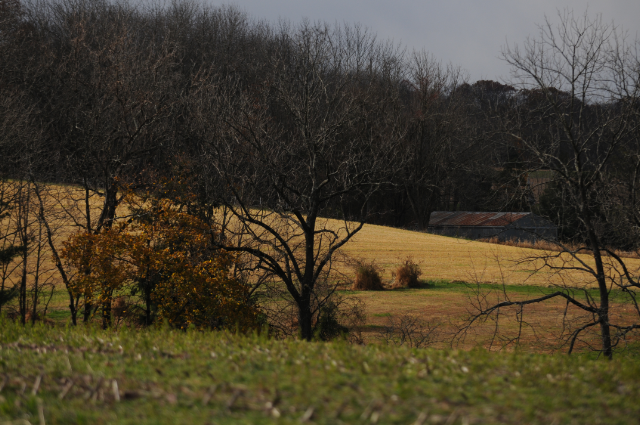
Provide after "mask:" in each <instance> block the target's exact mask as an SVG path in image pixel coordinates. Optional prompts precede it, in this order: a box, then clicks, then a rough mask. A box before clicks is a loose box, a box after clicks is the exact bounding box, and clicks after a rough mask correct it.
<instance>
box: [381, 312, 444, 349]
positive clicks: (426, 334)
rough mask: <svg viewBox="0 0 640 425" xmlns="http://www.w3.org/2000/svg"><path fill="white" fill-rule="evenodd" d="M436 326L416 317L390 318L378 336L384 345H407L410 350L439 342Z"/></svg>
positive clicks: (401, 316) (438, 332)
mask: <svg viewBox="0 0 640 425" xmlns="http://www.w3.org/2000/svg"><path fill="white" fill-rule="evenodd" d="M439 337H440V330H439V325H438V324H433V323H429V322H427V321H425V320H423V319H421V318H420V317H418V316H414V315H408V314H406V315H398V316H390V317H389V318H388V321H387V325H386V326H384V328H383V330H382V331H381V332H380V334H379V335H378V338H379V339H380V340H381V341H383V342H385V343H386V344H393V345H407V346H409V347H412V348H425V347H429V346H431V345H433V344H435V343H436V342H438V341H439V339H438V338H439Z"/></svg>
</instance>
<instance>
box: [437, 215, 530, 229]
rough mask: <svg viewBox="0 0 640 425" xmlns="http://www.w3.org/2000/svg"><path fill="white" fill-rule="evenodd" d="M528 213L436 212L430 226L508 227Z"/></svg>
mask: <svg viewBox="0 0 640 425" xmlns="http://www.w3.org/2000/svg"><path fill="white" fill-rule="evenodd" d="M530 214H531V213H527V212H524V213H523V212H468V211H434V212H432V213H431V219H430V220H429V226H489V227H497V226H508V225H509V224H511V223H513V222H515V221H517V220H520V219H521V218H523V217H526V216H528V215H530Z"/></svg>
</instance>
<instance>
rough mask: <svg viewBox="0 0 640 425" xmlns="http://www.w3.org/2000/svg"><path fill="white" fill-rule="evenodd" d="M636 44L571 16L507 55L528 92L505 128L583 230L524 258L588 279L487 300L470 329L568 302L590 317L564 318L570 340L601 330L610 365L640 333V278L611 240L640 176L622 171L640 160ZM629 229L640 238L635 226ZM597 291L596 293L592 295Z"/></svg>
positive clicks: (571, 343) (596, 22) (525, 166)
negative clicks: (629, 311)
mask: <svg viewBox="0 0 640 425" xmlns="http://www.w3.org/2000/svg"><path fill="white" fill-rule="evenodd" d="M637 47H638V44H637V42H636V44H632V45H629V44H627V41H626V40H625V38H624V37H623V36H622V35H621V34H620V32H619V31H618V29H617V28H616V27H614V26H612V25H608V24H605V23H603V22H602V20H601V18H600V17H596V18H595V19H591V18H589V16H588V15H587V14H585V15H584V16H581V17H577V16H575V15H574V14H573V13H571V12H563V13H559V23H558V24H557V25H554V24H553V23H552V22H550V21H549V20H547V21H546V23H545V24H544V25H543V26H541V27H540V34H539V36H538V37H537V38H535V39H529V40H527V41H526V42H525V43H524V45H523V47H517V46H516V47H511V46H507V47H506V48H505V49H504V51H503V57H504V60H505V61H506V62H507V63H509V64H510V65H511V66H512V69H513V76H514V83H515V85H517V86H518V87H519V88H520V91H519V93H518V95H517V96H515V97H514V104H513V106H512V113H511V114H509V115H508V116H506V118H507V119H506V120H504V121H503V122H505V121H506V122H507V124H508V125H507V126H505V127H504V128H503V131H504V135H505V136H506V137H507V139H510V140H509V144H510V146H515V147H516V148H517V150H518V152H519V155H520V157H519V161H520V164H522V165H521V171H522V172H523V174H525V175H526V173H528V172H531V171H535V170H547V171H548V172H549V173H550V174H551V175H553V181H552V182H551V183H550V190H552V191H553V196H554V197H555V198H554V199H555V202H556V206H557V211H561V212H562V214H561V215H562V216H565V217H566V216H571V217H572V223H573V225H574V226H575V229H573V230H574V233H573V237H572V239H571V240H570V241H567V240H557V241H550V242H553V243H555V244H556V245H557V246H558V247H559V250H558V251H559V252H551V253H547V254H544V255H536V256H533V257H531V258H527V259H524V261H529V262H530V264H532V267H533V268H534V270H535V272H538V271H541V270H546V271H549V272H551V273H552V274H554V275H556V276H559V277H562V276H565V274H564V272H566V271H577V272H582V273H583V276H588V278H587V279H584V280H581V281H567V280H565V281H564V283H563V284H558V285H556V286H557V289H556V290H555V291H553V292H551V293H548V294H545V295H543V296H540V297H537V298H533V299H528V300H513V299H510V298H509V297H508V296H507V298H506V299H505V300H504V301H502V302H499V303H497V304H491V303H487V302H480V303H478V305H477V308H478V311H477V312H476V313H475V314H473V315H472V317H471V319H470V322H469V323H468V324H471V323H474V322H476V321H478V320H480V319H483V318H486V317H488V316H490V315H496V314H499V313H500V310H501V309H505V308H508V307H515V308H516V309H518V316H519V320H522V315H523V312H524V309H525V308H526V307H527V306H530V305H531V304H535V303H540V302H544V301H547V300H550V299H554V298H562V299H564V300H565V301H566V308H567V310H569V309H577V311H580V312H582V313H583V314H582V315H581V316H580V317H581V318H580V320H579V321H577V322H575V321H573V322H569V321H565V324H566V325H567V326H568V328H566V332H565V333H563V336H564V337H566V341H567V344H568V347H569V348H568V349H569V352H572V351H573V349H574V348H575V344H576V342H577V341H579V340H580V338H581V337H582V335H583V334H584V333H585V332H587V331H588V330H590V329H592V328H597V329H599V338H600V347H599V351H601V353H602V354H603V355H604V356H605V357H607V358H611V357H612V355H613V349H614V348H615V347H616V346H617V345H618V344H619V343H620V342H621V341H623V340H624V339H625V337H626V336H627V335H628V333H629V332H632V331H634V330H636V329H639V328H640V325H639V323H640V320H639V319H640V309H639V308H638V304H637V302H636V297H637V292H638V290H639V289H640V285H639V282H638V278H639V276H638V273H637V271H636V270H631V269H630V268H629V267H627V265H626V262H625V259H624V258H623V256H621V255H619V252H618V251H617V250H616V249H615V248H616V243H617V242H618V241H617V240H616V238H612V237H611V236H612V235H613V234H614V233H615V232H614V231H615V230H616V227H618V234H620V231H619V230H620V229H619V225H620V223H621V221H620V220H617V219H616V218H615V217H616V216H618V217H620V216H626V217H629V215H630V214H631V215H632V213H635V208H636V206H635V205H629V208H627V207H625V208H619V207H618V206H616V204H617V203H616V202H612V200H613V198H615V197H618V196H619V195H620V194H622V193H623V192H624V188H625V187H628V183H630V182H631V180H634V179H636V178H637V177H636V176H635V175H633V173H629V174H627V175H621V174H620V173H619V172H618V169H619V167H620V166H621V164H623V163H625V161H626V159H630V158H637V155H638V153H639V151H638V150H637V143H638V142H637V135H638V120H637V117H636V116H635V114H636V113H637V112H636V111H637V104H638V95H639V94H640V92H639V90H640V84H639V82H640V73H639V72H638V71H639V70H640V68H639V67H638V57H637ZM625 158H626V159H625ZM626 162H627V163H628V161H626ZM625 185H627V186H625ZM632 186H633V185H632ZM618 205H619V204H618ZM549 218H550V219H552V220H553V219H557V218H558V217H553V216H552V215H550V216H549ZM556 221H558V220H556ZM558 223H559V224H560V225H561V226H562V225H564V224H566V223H563V222H562V221H561V220H560V221H558ZM625 231H626V232H628V233H630V234H633V235H637V227H635V226H627V227H626V230H625ZM567 242H571V243H570V244H569V243H567ZM635 247H636V248H637V247H638V245H637V243H636V244H635ZM593 287H595V288H596V289H597V292H596V294H594V293H593V292H591V291H590V288H593ZM613 292H616V293H623V294H625V295H626V296H628V298H629V299H630V302H631V303H632V305H633V306H634V309H635V312H636V313H637V317H636V318H635V321H636V322H635V324H634V323H633V320H632V321H631V322H629V320H630V319H629V317H626V318H625V317H622V318H617V319H615V318H614V316H613V314H612V308H614V307H615V306H614V305H613V304H611V297H612V293H613ZM565 317H567V314H566V312H565ZM464 329H465V331H466V330H468V328H467V327H465V328H464Z"/></svg>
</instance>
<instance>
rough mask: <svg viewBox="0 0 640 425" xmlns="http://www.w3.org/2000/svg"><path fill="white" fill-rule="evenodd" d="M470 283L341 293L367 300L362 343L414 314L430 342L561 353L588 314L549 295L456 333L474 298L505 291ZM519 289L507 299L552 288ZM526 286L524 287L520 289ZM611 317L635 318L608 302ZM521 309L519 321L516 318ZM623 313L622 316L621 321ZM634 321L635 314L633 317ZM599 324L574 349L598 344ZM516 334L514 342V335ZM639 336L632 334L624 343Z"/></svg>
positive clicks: (495, 297) (499, 297)
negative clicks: (430, 333) (433, 332)
mask: <svg viewBox="0 0 640 425" xmlns="http://www.w3.org/2000/svg"><path fill="white" fill-rule="evenodd" d="M471 288H474V287H473V286H470V287H467V286H466V285H463V284H451V285H449V287H436V288H429V287H423V288H417V289H403V290H389V291H385V292H384V293H374V292H361V291H352V292H345V294H346V296H349V297H355V298H358V299H359V300H362V301H363V302H364V303H365V304H366V314H367V326H366V327H364V328H362V329H360V331H361V332H362V334H363V338H364V340H365V342H367V343H379V342H380V341H379V340H378V334H379V333H380V330H381V329H383V328H384V327H385V326H389V323H390V318H391V317H401V316H403V315H410V316H416V317H418V318H420V320H423V321H425V322H428V323H429V324H431V325H437V326H438V328H439V332H440V338H439V342H437V343H436V344H435V345H434V346H435V347H438V348H445V347H448V346H455V347H458V348H462V349H472V348H474V347H478V346H481V347H484V348H486V349H491V350H500V349H506V350H514V349H516V348H518V349H521V350H524V351H527V352H538V353H550V352H557V351H560V352H565V351H566V350H567V349H568V345H567V344H566V343H565V342H563V341H566V340H567V336H568V333H569V331H570V329H575V327H576V326H577V325H578V324H579V323H586V322H585V321H589V319H590V317H586V316H585V315H584V312H583V311H581V310H578V309H577V308H571V307H569V308H568V309H567V308H566V307H567V305H566V302H565V301H564V300H563V299H560V298H558V299H551V300H548V301H545V302H544V303H539V304H532V305H528V306H527V307H526V308H525V309H524V310H523V311H522V312H520V311H519V309H518V308H516V307H510V308H505V309H503V310H502V312H501V314H500V315H499V316H498V317H497V319H498V320H497V321H496V320H495V319H496V317H491V318H488V319H486V318H485V319H482V320H479V321H478V322H477V323H476V324H475V325H474V326H473V327H471V328H470V329H469V330H468V331H467V332H466V333H464V334H459V335H458V337H455V335H456V333H458V332H459V330H460V328H461V327H462V326H463V325H464V323H465V320H466V319H468V318H469V316H470V315H471V314H473V313H475V311H476V310H474V304H476V305H477V303H478V301H479V300H482V302H484V303H495V302H499V301H503V300H504V294H503V293H502V292H501V291H500V290H499V289H500V288H499V287H497V286H495V287H494V286H493V285H491V286H489V285H487V287H484V288H482V289H481V295H480V296H479V295H478V294H477V293H475V292H474V290H475V288H474V289H473V290H472V289H471ZM522 289H523V290H514V289H507V294H508V296H509V298H510V299H512V300H523V299H529V298H533V297H535V296H540V295H543V294H546V293H549V292H551V291H552V290H553V289H552V288H535V287H529V288H526V287H522ZM524 289H526V290H524ZM611 311H612V313H611V316H612V320H618V321H621V322H629V323H631V322H632V321H633V319H634V311H633V306H632V305H631V304H629V303H620V302H613V303H612V304H611ZM520 314H522V318H523V323H522V325H521V324H520V323H519V322H518V320H517V318H518V317H519V315H520ZM625 318H626V320H624V319H625ZM635 319H636V320H637V317H635ZM598 331H599V329H598V328H597V327H593V328H592V330H591V331H588V332H585V333H584V334H583V338H581V339H580V340H579V341H577V343H576V347H575V349H576V350H577V351H582V350H585V349H588V348H589V347H590V346H593V347H597V346H598V345H599V336H598ZM518 336H519V342H518V343H516V340H515V339H516V338H517V337H518ZM636 340H638V336H637V335H635V336H633V337H632V338H631V339H630V340H629V341H628V342H634V341H636Z"/></svg>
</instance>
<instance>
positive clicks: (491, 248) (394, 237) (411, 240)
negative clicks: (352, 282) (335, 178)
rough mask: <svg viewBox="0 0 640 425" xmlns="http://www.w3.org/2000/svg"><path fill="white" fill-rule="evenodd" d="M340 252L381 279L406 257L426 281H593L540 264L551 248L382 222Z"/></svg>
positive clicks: (631, 262) (630, 263) (634, 264)
mask: <svg viewBox="0 0 640 425" xmlns="http://www.w3.org/2000/svg"><path fill="white" fill-rule="evenodd" d="M327 225H328V226H329V227H337V226H338V222H337V221H335V222H334V221H333V220H328V222H327ZM342 252H343V253H344V254H346V255H348V256H349V257H352V258H354V259H359V260H364V261H369V262H370V261H374V262H375V263H376V264H377V265H379V266H381V267H382V268H383V269H384V270H385V273H384V278H385V279H387V280H389V279H391V273H392V272H393V271H394V270H395V269H396V268H397V267H398V266H399V265H400V263H401V261H402V260H404V259H406V258H411V259H412V260H413V261H415V262H416V263H418V264H420V267H421V269H422V272H423V276H422V279H427V280H431V279H445V280H450V281H463V282H470V283H505V284H509V285H521V284H526V285H540V286H548V285H566V286H571V287H582V286H591V285H593V284H594V282H593V278H592V277H591V276H590V275H589V274H587V273H585V272H582V271H577V270H570V271H568V270H564V271H552V270H549V269H548V268H541V267H542V266H543V262H542V260H540V259H539V258H537V257H540V256H542V255H551V256H558V253H556V252H546V251H542V250H536V249H530V248H519V247H514V246H506V245H498V244H493V243H488V242H478V241H470V240H465V239H458V238H451V237H446V236H439V235H432V234H428V233H423V232H415V231H409V230H402V229H396V228H391V227H385V226H376V225H365V226H364V227H363V229H362V230H361V231H360V232H359V233H358V234H356V235H355V236H354V238H353V239H352V240H351V241H349V242H348V243H347V244H346V245H345V247H344V248H343V249H342ZM579 258H580V259H581V260H582V261H584V262H585V264H586V265H587V266H591V267H593V266H594V263H593V261H592V260H590V258H589V257H588V256H586V255H581V256H580V257H579ZM529 260H530V261H529ZM551 263H552V264H553V265H555V266H560V265H563V264H564V265H572V266H576V265H577V264H576V261H571V260H570V258H569V256H568V255H566V254H565V255H564V256H562V257H561V258H557V259H554V260H553V261H552V262H551ZM625 263H626V265H627V267H628V268H629V269H630V270H632V271H634V272H636V273H637V272H640V259H635V258H627V259H625ZM337 269H338V270H340V271H342V272H345V273H346V274H347V275H349V274H351V273H352V272H350V271H349V269H348V266H346V265H342V266H341V265H338V266H337ZM608 272H609V273H611V274H612V275H617V273H616V270H615V268H614V264H613V262H609V264H608Z"/></svg>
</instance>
